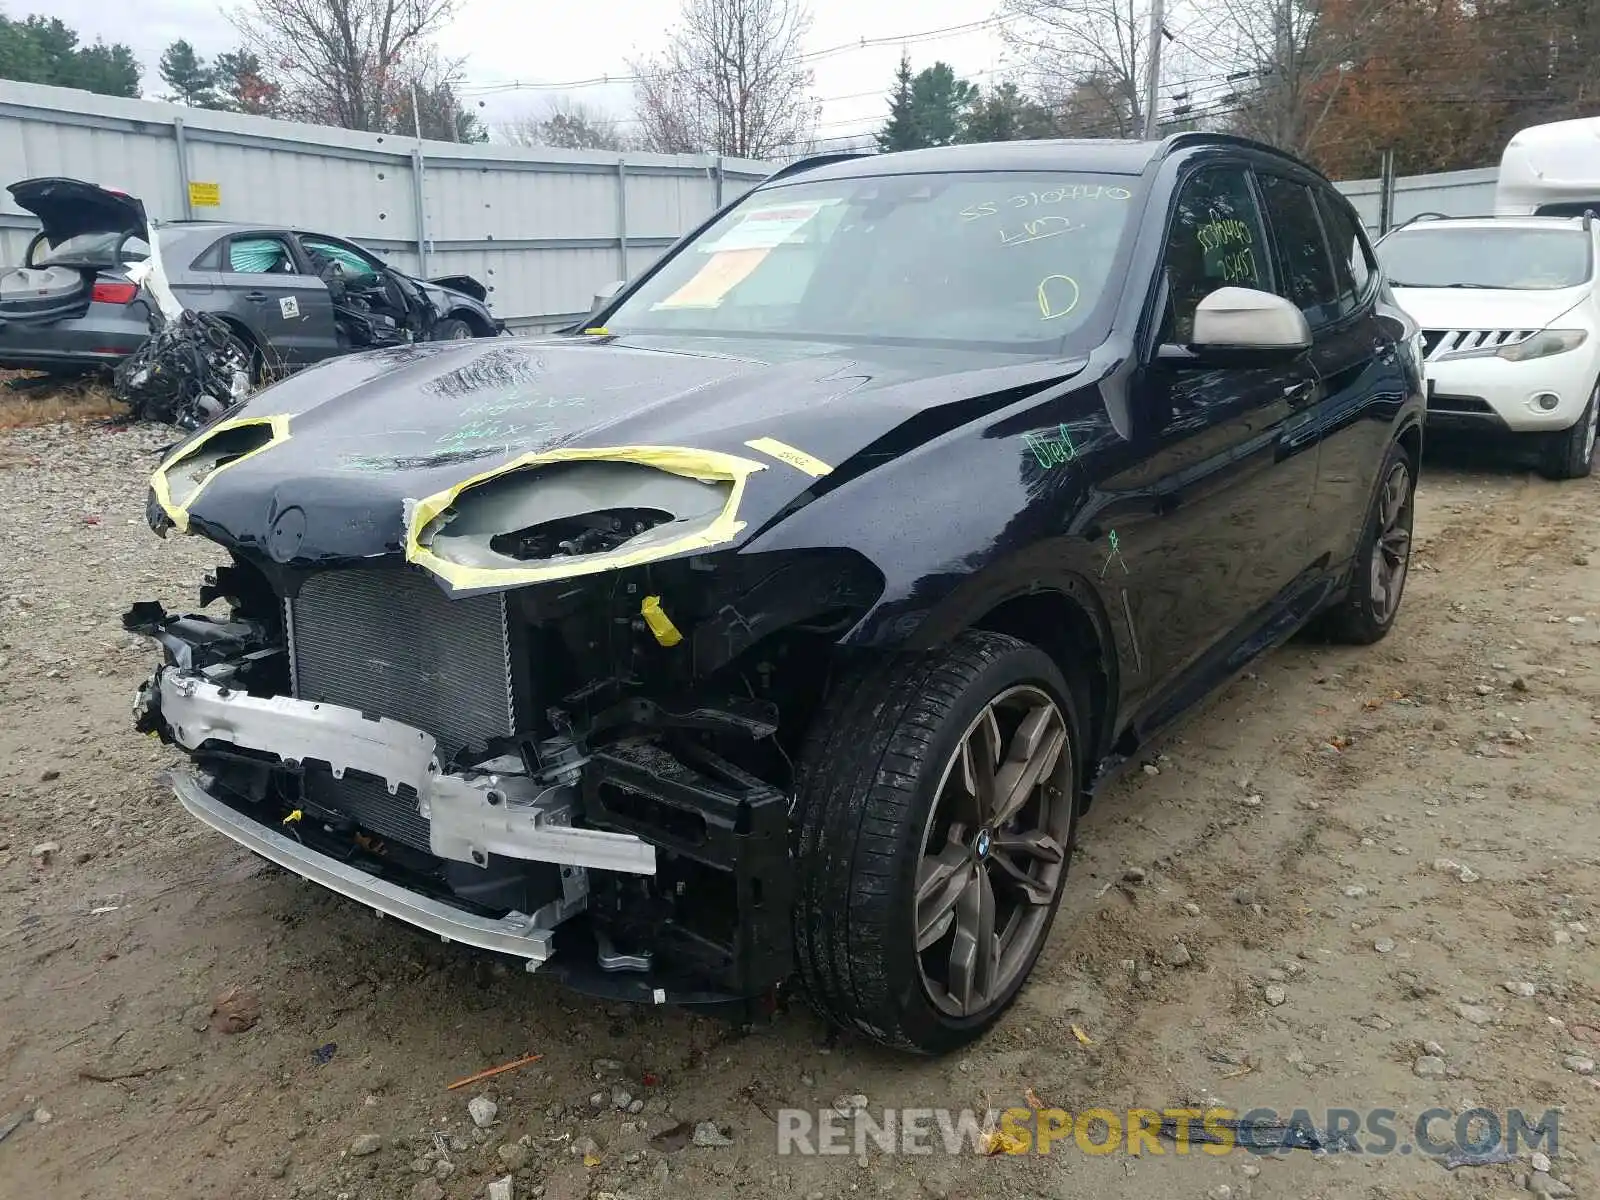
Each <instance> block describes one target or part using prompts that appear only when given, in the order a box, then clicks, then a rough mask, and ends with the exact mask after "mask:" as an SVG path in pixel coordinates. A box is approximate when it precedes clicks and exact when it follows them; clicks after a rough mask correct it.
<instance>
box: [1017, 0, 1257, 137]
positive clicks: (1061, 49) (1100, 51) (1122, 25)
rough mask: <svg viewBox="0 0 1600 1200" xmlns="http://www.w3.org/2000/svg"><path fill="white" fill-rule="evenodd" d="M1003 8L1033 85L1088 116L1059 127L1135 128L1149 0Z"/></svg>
mask: <svg viewBox="0 0 1600 1200" xmlns="http://www.w3.org/2000/svg"><path fill="white" fill-rule="evenodd" d="M1245 2H1246V0H1240V3H1245ZM1002 11H1003V13H1004V14H1006V15H1007V16H1008V17H1009V18H1010V19H1008V20H1007V22H1006V23H1005V24H1004V25H1003V26H1001V36H1002V37H1003V38H1004V39H1005V41H1006V42H1007V43H1008V44H1009V45H1010V47H1011V48H1012V49H1013V50H1014V51H1016V52H1017V54H1018V55H1019V56H1020V57H1021V59H1022V60H1023V62H1024V63H1026V65H1027V73H1028V75H1029V76H1030V77H1031V82H1032V83H1033V85H1034V87H1035V89H1036V90H1037V91H1039V92H1040V93H1041V94H1043V95H1046V96H1056V97H1060V98H1061V101H1062V103H1064V104H1065V103H1067V102H1068V101H1070V102H1071V107H1072V109H1074V110H1076V112H1077V113H1079V114H1092V121H1090V120H1088V118H1087V117H1085V118H1084V119H1080V120H1078V121H1068V122H1064V123H1063V130H1064V131H1066V130H1067V129H1068V128H1069V127H1070V126H1073V125H1076V126H1078V128H1076V129H1075V130H1073V132H1077V133H1080V134H1090V135H1095V136H1100V137H1139V136H1140V135H1141V134H1142V132H1143V129H1144V87H1145V72H1146V69H1147V68H1146V65H1145V64H1146V59H1147V55H1148V51H1149V45H1150V6H1149V3H1148V0H1004V8H1003V10H1002ZM1085 125H1088V126H1089V127H1085Z"/></svg>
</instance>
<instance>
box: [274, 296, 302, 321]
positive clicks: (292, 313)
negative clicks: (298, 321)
mask: <svg viewBox="0 0 1600 1200" xmlns="http://www.w3.org/2000/svg"><path fill="white" fill-rule="evenodd" d="M278 311H279V312H280V313H282V314H283V316H284V319H285V320H288V319H289V318H292V317H298V316H299V315H300V300H299V298H298V297H296V296H284V297H283V298H282V299H281V300H279V301H278Z"/></svg>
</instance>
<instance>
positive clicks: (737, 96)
mask: <svg viewBox="0 0 1600 1200" xmlns="http://www.w3.org/2000/svg"><path fill="white" fill-rule="evenodd" d="M810 26H811V15H810V13H809V12H808V11H807V10H806V9H805V8H804V6H803V0H684V6H683V11H682V13H681V15H680V18H679V24H678V27H677V28H676V29H675V30H673V31H672V33H671V34H670V35H669V37H668V41H667V45H666V48H665V49H664V50H663V51H662V52H661V53H660V54H658V55H655V56H654V57H651V58H646V59H644V60H642V61H638V62H634V63H630V64H629V65H630V67H631V68H632V70H633V73H634V75H636V76H637V77H638V83H637V85H636V92H637V100H636V102H637V108H638V119H639V126H640V130H641V133H640V140H641V142H642V144H643V146H644V148H646V149H649V150H658V151H662V152H665V153H688V152H704V151H716V152H717V153H720V154H729V155H734V156H737V157H740V158H766V157H769V156H772V155H774V154H776V153H778V152H780V151H782V150H783V149H785V148H786V147H790V146H793V145H794V144H796V143H799V142H804V141H806V140H807V139H808V138H809V137H810V135H811V134H812V132H813V131H814V129H815V128H816V121H817V105H816V103H815V102H814V101H813V100H812V99H811V98H810V96H809V94H808V92H809V89H810V87H811V72H810V71H808V70H806V69H805V68H804V66H803V65H802V56H801V44H802V42H803V40H804V38H805V35H806V32H807V30H808V29H809V28H810Z"/></svg>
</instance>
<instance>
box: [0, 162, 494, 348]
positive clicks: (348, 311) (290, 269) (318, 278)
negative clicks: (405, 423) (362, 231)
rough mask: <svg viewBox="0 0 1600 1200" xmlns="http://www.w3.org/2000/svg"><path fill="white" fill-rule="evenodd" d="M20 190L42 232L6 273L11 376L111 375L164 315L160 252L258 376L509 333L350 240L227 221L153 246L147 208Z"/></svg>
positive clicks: (470, 290) (474, 292)
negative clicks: (384, 350) (154, 267)
mask: <svg viewBox="0 0 1600 1200" xmlns="http://www.w3.org/2000/svg"><path fill="white" fill-rule="evenodd" d="M9 190H10V192H11V194H12V197H13V198H14V199H15V201H16V203H17V204H18V205H19V206H21V207H22V208H24V209H26V210H28V211H30V212H32V213H34V215H35V216H37V217H38V218H39V221H40V224H41V230H40V232H39V234H37V235H36V236H35V237H34V238H33V240H32V241H31V242H30V243H29V245H28V250H27V253H26V255H25V256H24V261H23V263H22V264H21V265H20V266H18V267H14V268H11V269H9V270H4V271H0V367H8V368H16V369H23V370H40V371H50V372H56V373H74V372H83V371H94V370H107V369H114V368H115V367H116V366H117V364H119V363H120V362H122V361H123V360H124V359H126V358H127V357H128V356H129V355H131V354H133V353H134V351H136V350H137V349H138V348H139V347H140V346H141V345H142V344H143V342H144V340H145V338H146V337H148V336H149V335H150V332H151V319H152V316H153V315H155V314H156V313H158V312H159V311H160V309H161V307H162V304H161V302H160V301H159V300H158V299H157V298H155V297H153V296H152V295H151V294H150V292H149V288H148V286H147V285H145V284H143V283H142V282H141V281H140V278H139V276H138V274H137V268H138V267H139V266H140V265H142V264H144V263H145V262H146V260H147V259H148V258H149V257H150V255H151V254H152V252H153V251H154V252H158V253H159V254H160V256H161V258H162V260H163V266H164V272H163V274H164V277H165V279H166V281H167V284H168V285H169V287H170V292H171V296H172V297H173V299H174V300H175V301H176V303H177V306H178V307H179V308H180V309H189V310H192V311H194V312H197V313H206V314H209V315H210V316H212V317H214V318H217V319H219V320H222V321H224V322H226V323H227V324H228V325H229V327H230V328H231V329H232V330H233V333H234V336H235V337H237V338H238V340H239V341H240V342H242V343H243V344H244V345H245V346H246V347H247V349H248V350H249V352H250V354H251V355H252V357H253V359H254V361H255V364H256V365H255V368H254V371H255V373H256V374H257V375H260V374H261V371H262V368H263V367H264V366H265V365H270V366H271V367H272V368H274V369H282V370H285V371H293V370H298V369H300V368H301V367H305V366H309V365H311V364H312V363H316V362H321V361H322V360H324V359H326V358H330V357H333V356H336V355H340V354H345V353H348V352H349V351H352V350H359V349H370V348H374V347H383V346H395V345H406V344H411V343H414V342H420V341H430V340H451V339H458V338H462V337H495V336H498V335H499V334H501V333H504V332H505V326H504V324H503V322H501V321H499V320H498V319H497V318H496V317H495V316H494V315H493V314H492V313H491V312H490V310H489V307H488V304H487V302H486V301H487V297H488V291H487V289H486V288H485V287H484V286H483V285H482V284H481V283H479V282H478V281H477V280H475V279H472V278H471V277H470V276H453V277H449V278H447V279H444V280H442V281H438V282H433V281H426V280H419V279H413V278H412V277H411V276H409V275H406V274H404V273H403V272H400V271H397V270H395V269H394V268H393V267H390V266H388V265H387V264H386V263H384V262H383V261H382V260H381V259H379V258H378V257H377V256H376V255H374V254H372V253H371V252H369V251H367V250H364V249H362V248H361V247H359V246H357V245H356V244H354V243H353V242H349V241H346V240H344V239H342V238H337V237H333V236H331V235H328V234H323V233H312V232H308V231H305V230H300V229H294V228H286V227H283V226H271V225H266V226H263V225H251V224H245V223H240V222H220V221H171V222H162V223H160V225H159V232H157V233H155V234H152V230H151V222H150V221H149V220H148V218H147V215H146V213H145V210H144V206H143V204H142V203H141V202H140V201H139V200H138V199H137V198H136V197H133V196H128V195H125V194H123V193H120V192H115V191H112V190H110V189H107V188H102V187H97V186H95V185H94V184H91V183H86V182H84V181H82V180H76V179H54V178H51V179H28V180H23V181H21V182H19V183H14V184H12V185H11V186H10V188H9ZM153 236H154V237H155V238H156V239H157V241H156V242H153V241H152V237H153ZM157 243H159V244H157ZM169 319H170V317H169Z"/></svg>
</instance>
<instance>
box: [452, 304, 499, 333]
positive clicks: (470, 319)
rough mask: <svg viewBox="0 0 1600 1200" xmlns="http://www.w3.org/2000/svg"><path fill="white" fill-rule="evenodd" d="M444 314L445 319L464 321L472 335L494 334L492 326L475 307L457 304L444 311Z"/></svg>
mask: <svg viewBox="0 0 1600 1200" xmlns="http://www.w3.org/2000/svg"><path fill="white" fill-rule="evenodd" d="M444 316H445V320H456V321H465V322H466V323H467V326H468V327H469V328H470V329H471V330H472V336H473V337H493V336H494V327H493V326H492V325H491V324H490V323H489V322H488V321H487V320H485V319H484V316H483V314H482V313H480V312H478V311H477V309H473V308H468V307H466V306H465V305H457V306H456V307H454V308H452V309H450V311H449V312H447V313H445V314H444Z"/></svg>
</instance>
